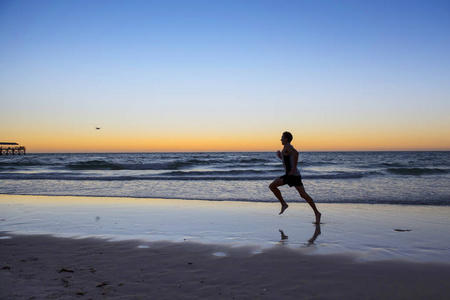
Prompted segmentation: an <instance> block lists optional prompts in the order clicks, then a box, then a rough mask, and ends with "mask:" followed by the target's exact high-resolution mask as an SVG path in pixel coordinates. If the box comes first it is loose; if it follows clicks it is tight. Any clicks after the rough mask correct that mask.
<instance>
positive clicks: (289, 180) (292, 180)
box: [280, 174, 303, 187]
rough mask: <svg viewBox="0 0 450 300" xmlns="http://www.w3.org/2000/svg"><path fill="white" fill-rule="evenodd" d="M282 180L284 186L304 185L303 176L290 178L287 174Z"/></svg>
mask: <svg viewBox="0 0 450 300" xmlns="http://www.w3.org/2000/svg"><path fill="white" fill-rule="evenodd" d="M280 178H281V179H283V182H284V184H287V185H289V186H290V187H293V186H302V185H303V182H302V176H289V175H287V174H286V175H283V176H281V177H280Z"/></svg>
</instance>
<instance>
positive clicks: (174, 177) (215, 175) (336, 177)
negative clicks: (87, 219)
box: [0, 151, 450, 205]
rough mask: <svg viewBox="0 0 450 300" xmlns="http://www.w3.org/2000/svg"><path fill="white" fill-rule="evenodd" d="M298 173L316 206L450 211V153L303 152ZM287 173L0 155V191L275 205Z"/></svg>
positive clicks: (218, 157)
mask: <svg viewBox="0 0 450 300" xmlns="http://www.w3.org/2000/svg"><path fill="white" fill-rule="evenodd" d="M298 168H299V169H300V172H301V174H302V178H303V183H304V186H305V189H306V191H307V192H308V193H309V194H310V196H311V197H312V198H313V199H314V200H315V201H316V202H317V203H373V204H410V205H411V204H412V205H450V152H448V151H447V152H446V151H436V152H427V151H422V152H301V153H300V157H299V164H298ZM283 174H284V168H283V165H282V162H281V160H279V159H278V158H277V156H276V155H275V153H273V152H223V153H219V152H209V153H200V152H196V153H69V154H65V153H57V154H55V153H53V154H43V153H41V154H32V153H31V154H26V155H2V156H0V193H1V194H17V195H58V196H99V197H131V198H167V199H185V200H208V201H251V202H276V201H277V200H276V198H275V197H274V195H273V194H272V192H271V191H270V190H269V188H268V185H269V184H270V183H271V182H272V180H274V179H275V178H277V177H279V176H281V175H283ZM280 189H281V192H282V193H283V195H284V197H285V199H286V200H287V201H288V202H303V200H302V199H301V198H300V196H299V195H298V193H297V191H296V190H295V189H294V188H289V187H288V186H284V187H281V188H280ZM111 201H114V200H113V198H111Z"/></svg>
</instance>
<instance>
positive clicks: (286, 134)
mask: <svg viewBox="0 0 450 300" xmlns="http://www.w3.org/2000/svg"><path fill="white" fill-rule="evenodd" d="M282 137H283V138H285V139H286V140H287V141H288V143H290V142H292V139H293V138H294V137H293V136H292V134H291V133H290V132H289V131H285V132H283V135H282Z"/></svg>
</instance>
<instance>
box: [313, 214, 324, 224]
mask: <svg viewBox="0 0 450 300" xmlns="http://www.w3.org/2000/svg"><path fill="white" fill-rule="evenodd" d="M321 217H322V214H321V213H317V214H316V223H314V224H320V218H321Z"/></svg>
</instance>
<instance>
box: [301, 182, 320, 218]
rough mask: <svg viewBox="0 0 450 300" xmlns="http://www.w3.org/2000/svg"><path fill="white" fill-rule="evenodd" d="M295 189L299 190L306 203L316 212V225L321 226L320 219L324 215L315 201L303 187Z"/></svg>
mask: <svg viewBox="0 0 450 300" xmlns="http://www.w3.org/2000/svg"><path fill="white" fill-rule="evenodd" d="M295 188H296V189H297V191H298V193H299V194H300V196H301V197H302V198H303V199H305V200H306V202H308V204H309V205H310V206H311V208H312V209H313V210H314V214H315V215H316V224H320V217H321V216H322V214H321V213H320V212H319V211H318V210H317V207H316V204H315V203H314V200H313V199H312V198H311V197H310V196H309V195H308V193H307V192H306V191H305V188H304V187H303V186H296V187H295Z"/></svg>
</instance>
